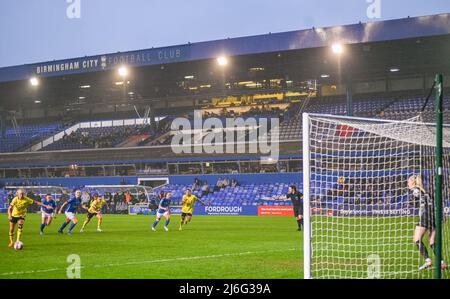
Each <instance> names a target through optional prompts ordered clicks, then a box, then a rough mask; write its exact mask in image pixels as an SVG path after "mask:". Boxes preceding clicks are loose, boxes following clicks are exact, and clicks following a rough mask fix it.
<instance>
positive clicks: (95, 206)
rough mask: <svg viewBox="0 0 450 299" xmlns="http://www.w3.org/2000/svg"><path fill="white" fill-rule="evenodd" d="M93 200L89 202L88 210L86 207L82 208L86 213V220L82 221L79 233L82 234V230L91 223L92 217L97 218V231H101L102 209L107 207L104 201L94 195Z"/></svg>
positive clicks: (96, 194)
mask: <svg viewBox="0 0 450 299" xmlns="http://www.w3.org/2000/svg"><path fill="white" fill-rule="evenodd" d="M93 197H94V198H93V199H92V200H91V203H90V206H89V208H88V207H87V206H83V207H84V208H85V209H86V210H87V211H88V212H87V216H86V220H84V223H83V226H82V227H81V230H80V233H82V232H84V228H85V227H86V225H87V224H88V223H89V221H91V219H92V217H94V216H97V231H98V232H101V231H102V228H101V226H102V207H103V206H107V203H106V201H105V200H104V199H103V198H102V197H100V196H99V195H98V193H95V194H94V196H93Z"/></svg>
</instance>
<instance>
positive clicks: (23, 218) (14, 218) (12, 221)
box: [9, 216, 25, 224]
mask: <svg viewBox="0 0 450 299" xmlns="http://www.w3.org/2000/svg"><path fill="white" fill-rule="evenodd" d="M19 220H25V216H19V217H14V216H11V220H9V222H11V223H14V224H16V223H17V222H19Z"/></svg>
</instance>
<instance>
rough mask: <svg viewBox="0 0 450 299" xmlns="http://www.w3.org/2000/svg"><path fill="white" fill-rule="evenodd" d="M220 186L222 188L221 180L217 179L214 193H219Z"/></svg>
mask: <svg viewBox="0 0 450 299" xmlns="http://www.w3.org/2000/svg"><path fill="white" fill-rule="evenodd" d="M222 186H223V181H222V178H219V179H218V180H217V183H216V185H215V186H214V191H219V190H220V189H222V188H223V187H222Z"/></svg>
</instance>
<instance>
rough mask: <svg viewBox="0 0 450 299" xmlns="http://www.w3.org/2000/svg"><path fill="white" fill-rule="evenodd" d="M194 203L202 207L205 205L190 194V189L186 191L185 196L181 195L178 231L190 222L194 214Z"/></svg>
mask: <svg viewBox="0 0 450 299" xmlns="http://www.w3.org/2000/svg"><path fill="white" fill-rule="evenodd" d="M196 201H198V202H199V203H201V204H202V205H205V203H204V202H203V201H201V200H200V199H199V198H198V197H197V196H195V195H194V194H192V192H191V189H187V190H186V194H184V195H183V199H182V206H181V222H180V230H182V229H183V228H182V227H183V225H184V224H188V222H191V219H192V213H193V212H194V204H195V202H196Z"/></svg>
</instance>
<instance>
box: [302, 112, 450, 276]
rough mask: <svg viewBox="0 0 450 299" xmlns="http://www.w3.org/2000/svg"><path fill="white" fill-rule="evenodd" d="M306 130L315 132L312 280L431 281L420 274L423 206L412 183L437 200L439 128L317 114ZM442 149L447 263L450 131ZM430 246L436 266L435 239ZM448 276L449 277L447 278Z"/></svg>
mask: <svg viewBox="0 0 450 299" xmlns="http://www.w3.org/2000/svg"><path fill="white" fill-rule="evenodd" d="M303 125H307V126H309V136H307V137H306V138H304V142H308V144H309V152H310V156H309V157H310V159H309V170H310V178H309V198H310V215H311V217H310V221H311V234H310V235H311V241H310V242H311V243H310V248H311V258H310V262H311V263H310V267H311V268H310V269H311V270H310V274H311V277H312V278H367V277H373V278H432V277H433V270H432V268H429V269H426V270H421V271H419V267H420V266H421V265H423V264H424V262H425V259H424V256H423V254H421V253H420V252H419V249H418V247H417V245H416V244H415V243H414V242H413V235H414V230H415V228H416V225H417V224H418V223H419V221H420V219H419V211H420V202H418V201H417V200H415V199H414V197H413V196H412V191H411V190H409V189H408V187H407V181H408V178H409V177H410V176H411V175H420V176H421V178H422V180H423V183H424V188H425V190H426V192H427V193H429V194H430V195H433V194H434V179H435V175H434V174H435V173H434V171H435V170H434V169H435V164H434V163H435V159H434V158H435V148H434V145H435V144H436V136H435V127H433V126H431V125H427V124H425V123H423V122H422V121H421V119H420V117H416V118H414V119H410V120H408V121H403V122H393V121H379V120H367V119H356V118H345V117H331V116H330V117H328V116H318V115H316V116H309V117H308V123H306V124H305V123H304V124H303ZM308 139H309V140H308ZM443 143H444V178H443V184H444V189H443V205H444V222H443V257H444V260H445V258H446V257H447V258H450V243H449V240H450V238H449V237H450V223H449V222H448V221H445V220H446V218H447V217H449V201H450V192H449V188H450V175H449V171H450V129H449V128H445V129H444V142H443ZM307 160H308V159H307ZM305 179H307V178H305ZM423 242H424V244H425V246H426V248H427V251H428V253H429V256H430V258H432V259H433V258H434V254H433V249H432V248H430V244H429V233H428V232H427V233H426V234H425V236H424V237H423ZM305 266H306V264H305ZM443 277H445V278H448V277H449V274H448V273H447V272H446V271H444V272H443Z"/></svg>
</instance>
